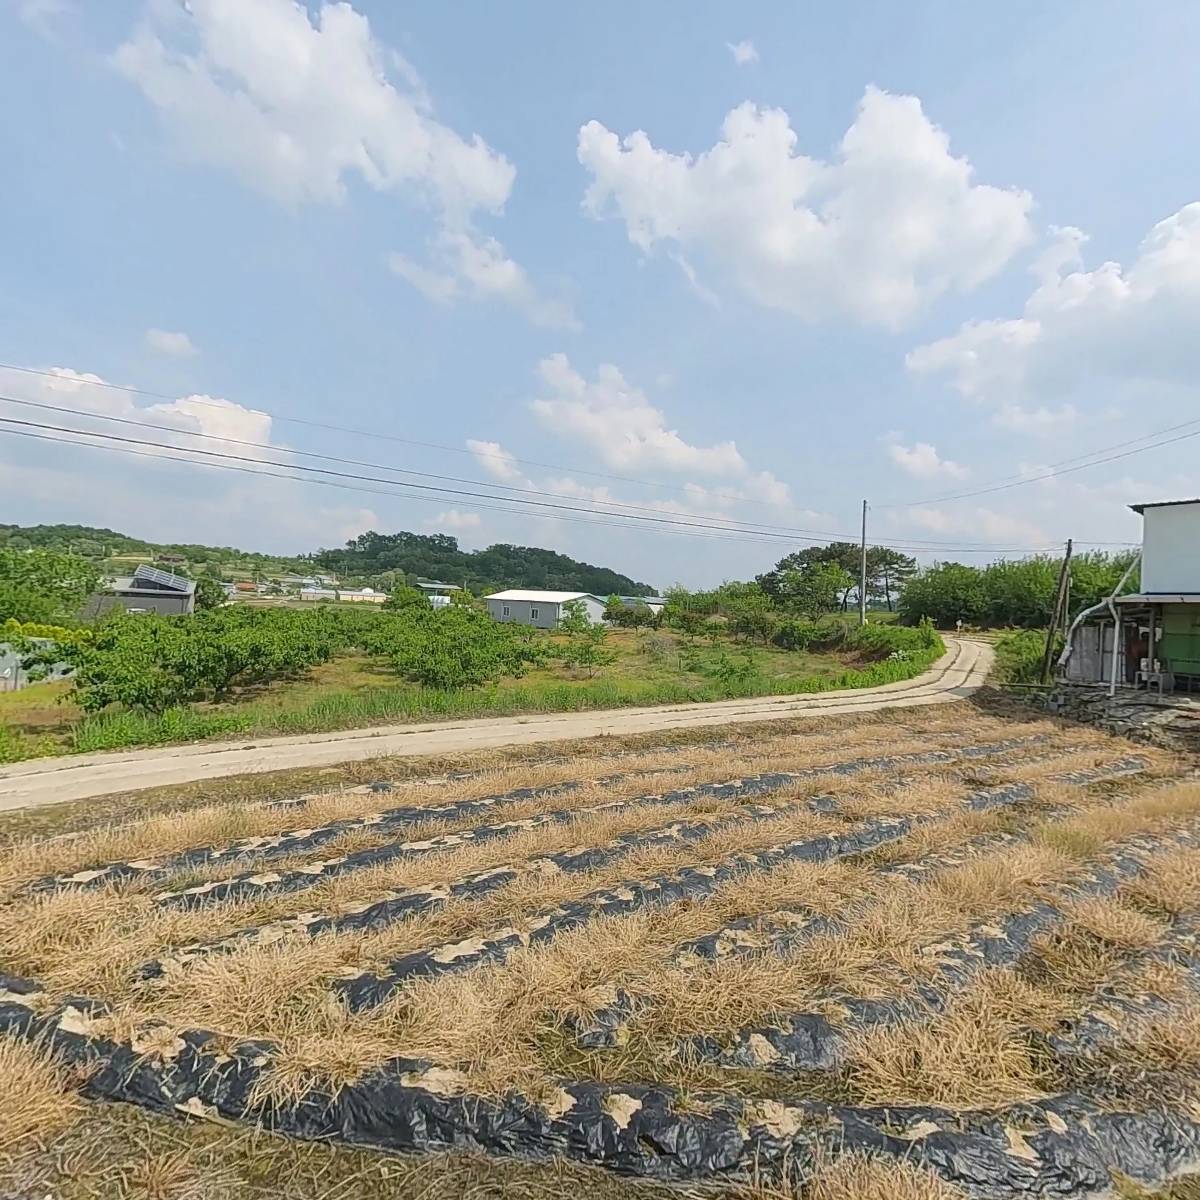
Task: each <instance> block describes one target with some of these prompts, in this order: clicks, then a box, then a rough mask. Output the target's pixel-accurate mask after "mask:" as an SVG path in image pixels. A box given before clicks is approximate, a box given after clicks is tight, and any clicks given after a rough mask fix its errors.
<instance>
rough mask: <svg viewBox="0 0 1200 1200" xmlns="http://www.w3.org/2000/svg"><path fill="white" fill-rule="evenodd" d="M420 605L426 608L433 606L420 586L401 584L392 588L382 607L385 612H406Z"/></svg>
mask: <svg viewBox="0 0 1200 1200" xmlns="http://www.w3.org/2000/svg"><path fill="white" fill-rule="evenodd" d="M418 605H422V606H424V607H425V608H432V607H433V606H432V605H431V604H430V603H429V601H428V600H427V599H426V598H425V593H424V592H422V591H421V590H420V588H415V587H408V586H407V585H405V584H400V586H398V587H394V588H393V589H392V590H391V592H390V593H389V594H388V598H387V599H386V600H385V601H384V602H383V604H382V606H381V607H382V609H383V611H384V612H404V611H405V609H409V608H416V607H417V606H418Z"/></svg>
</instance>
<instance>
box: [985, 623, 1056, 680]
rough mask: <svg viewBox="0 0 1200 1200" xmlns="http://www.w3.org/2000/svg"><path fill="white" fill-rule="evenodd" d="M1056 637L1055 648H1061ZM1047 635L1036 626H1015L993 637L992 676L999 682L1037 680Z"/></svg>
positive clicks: (1039, 675) (1039, 678) (1039, 676)
mask: <svg viewBox="0 0 1200 1200" xmlns="http://www.w3.org/2000/svg"><path fill="white" fill-rule="evenodd" d="M1061 642H1062V639H1061V638H1059V639H1058V644H1056V646H1055V652H1056V653H1057V652H1058V650H1059V649H1060V648H1061ZM1045 653H1046V635H1045V633H1043V632H1042V631H1041V630H1037V629H1014V630H1012V631H1011V632H1010V633H1002V634H1001V635H1000V636H999V637H998V638H997V639H996V669H995V676H996V679H997V681H998V682H1000V683H1039V682H1040V681H1041V673H1042V656H1043V655H1044V654H1045Z"/></svg>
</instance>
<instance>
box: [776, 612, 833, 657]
mask: <svg viewBox="0 0 1200 1200" xmlns="http://www.w3.org/2000/svg"><path fill="white" fill-rule="evenodd" d="M820 638H821V626H820V625H818V624H816V622H814V621H804V620H801V619H800V618H799V617H787V618H786V619H784V620H783V621H780V623H779V625H778V627H777V628H776V630H775V633H774V634H773V636H772V637H771V641H772V642H774V643H775V645H776V646H778V647H779V648H780V649H781V650H808V649H809V648H810V647H812V646H813V645H815V644H816V643H817V642H818V641H819V640H820Z"/></svg>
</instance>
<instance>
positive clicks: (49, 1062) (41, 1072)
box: [0, 1036, 83, 1161]
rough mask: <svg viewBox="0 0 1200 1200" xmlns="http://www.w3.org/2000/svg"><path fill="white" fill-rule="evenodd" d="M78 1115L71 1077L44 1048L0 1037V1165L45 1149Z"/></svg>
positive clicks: (79, 1104) (80, 1103) (80, 1105)
mask: <svg viewBox="0 0 1200 1200" xmlns="http://www.w3.org/2000/svg"><path fill="white" fill-rule="evenodd" d="M82 1109H83V1101H82V1100H81V1099H80V1097H79V1092H78V1090H77V1088H76V1086H75V1085H74V1081H73V1080H72V1078H71V1075H70V1073H69V1072H68V1071H66V1070H65V1069H64V1068H63V1067H62V1066H61V1065H60V1064H58V1063H57V1062H55V1060H54V1059H53V1058H52V1057H51V1056H50V1053H49V1052H48V1051H47V1050H46V1049H45V1047H43V1046H41V1045H38V1044H35V1043H31V1042H20V1041H17V1040H16V1039H15V1038H12V1037H7V1036H0V1161H3V1160H4V1159H5V1158H6V1157H12V1156H15V1155H17V1154H19V1153H21V1152H23V1151H27V1150H30V1149H32V1148H34V1147H36V1146H38V1145H39V1144H40V1145H43V1146H44V1145H46V1144H47V1142H48V1141H49V1139H50V1138H52V1137H53V1136H54V1135H55V1134H57V1133H59V1132H60V1131H62V1130H63V1129H66V1128H67V1126H69V1125H71V1124H72V1123H73V1122H74V1121H75V1120H76V1119H77V1118H78V1117H79V1116H80V1114H81V1112H82Z"/></svg>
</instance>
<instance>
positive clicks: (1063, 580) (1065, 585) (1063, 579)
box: [1040, 538, 1071, 683]
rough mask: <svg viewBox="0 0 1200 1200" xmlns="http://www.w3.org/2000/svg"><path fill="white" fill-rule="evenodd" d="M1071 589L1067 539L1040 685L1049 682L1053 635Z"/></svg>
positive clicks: (1059, 623)
mask: <svg viewBox="0 0 1200 1200" xmlns="http://www.w3.org/2000/svg"><path fill="white" fill-rule="evenodd" d="M1070 587H1071V539H1070V538H1068V539H1067V550H1066V553H1065V554H1064V555H1063V560H1062V566H1061V568H1059V572H1058V586H1057V587H1056V588H1055V589H1054V611H1053V612H1052V613H1051V614H1050V627H1049V628H1048V629H1047V630H1046V649H1045V651H1044V653H1043V654H1042V670H1041V675H1040V679H1041V682H1042V683H1049V682H1050V666H1051V664H1052V663H1053V661H1054V635H1055V634H1056V633H1058V630H1059V626H1060V625H1062V624H1065V623H1066V618H1067V610H1068V605H1067V597H1068V596H1069V595H1070Z"/></svg>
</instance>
